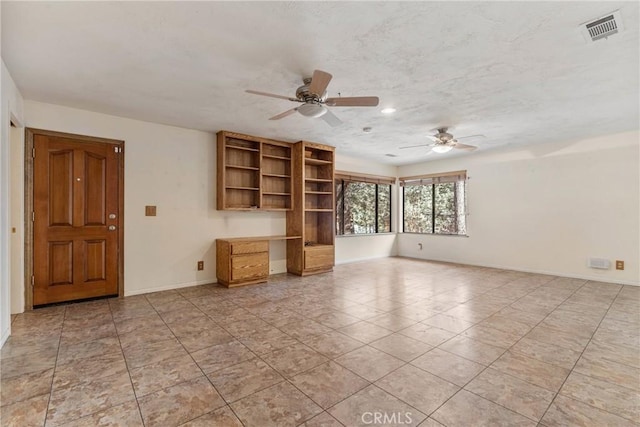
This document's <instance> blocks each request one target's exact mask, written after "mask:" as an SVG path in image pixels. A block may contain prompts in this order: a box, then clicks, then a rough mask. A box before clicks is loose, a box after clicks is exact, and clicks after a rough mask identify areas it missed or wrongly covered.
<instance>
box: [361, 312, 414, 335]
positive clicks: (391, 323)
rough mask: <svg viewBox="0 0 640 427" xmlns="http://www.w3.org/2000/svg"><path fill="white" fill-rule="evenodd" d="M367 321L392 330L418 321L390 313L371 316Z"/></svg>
mask: <svg viewBox="0 0 640 427" xmlns="http://www.w3.org/2000/svg"><path fill="white" fill-rule="evenodd" d="M367 322H370V323H373V324H374V325H378V326H382V327H383V328H386V329H389V330H392V331H394V332H396V331H399V330H400V329H404V328H407V327H409V326H411V325H414V324H416V323H418V321H417V320H413V319H409V318H407V317H402V316H397V315H394V314H392V313H385V314H381V315H379V316H376V317H372V318H371V319H368V320H367Z"/></svg>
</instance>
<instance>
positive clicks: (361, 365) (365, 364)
mask: <svg viewBox="0 0 640 427" xmlns="http://www.w3.org/2000/svg"><path fill="white" fill-rule="evenodd" d="M335 361H336V362H338V363H339V364H341V365H342V366H344V367H345V368H347V369H349V370H351V371H353V372H355V373H356V374H358V375H360V376H361V377H362V378H364V379H366V380H368V381H376V380H378V379H380V378H382V377H383V376H385V375H387V374H388V373H389V372H391V371H394V370H396V369H398V368H399V367H400V366H402V365H404V364H405V362H403V361H402V360H400V359H398V358H396V357H393V356H391V355H389V354H387V353H383V352H382V351H380V350H376V349H375V348H372V347H369V346H365V347H360V348H358V349H356V350H353V351H351V352H349V353H347V354H344V355H342V356H340V357H338V358H337V359H335Z"/></svg>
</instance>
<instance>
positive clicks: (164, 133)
mask: <svg viewBox="0 0 640 427" xmlns="http://www.w3.org/2000/svg"><path fill="white" fill-rule="evenodd" d="M25 119H26V125H27V127H33V128H39V129H47V130H53V131H59V132H69V133H76V134H82V135H91V136H98V137H104V138H113V139H121V140H124V141H125V224H124V227H125V249H124V254H125V262H124V267H125V274H124V276H125V277H124V281H125V295H133V294H139V293H146V292H151V291H157V290H164V289H170V288H176V287H181V286H188V285H194V284H201V283H212V282H215V281H216V273H215V271H216V269H215V239H216V238H219V237H241V236H261V235H269V234H274V235H275V234H285V214H284V213H280V212H277V213H273V212H228V211H217V210H216V140H215V135H214V134H212V133H207V132H200V131H195V130H189V129H183V128H177V127H172V126H164V125H159V124H155V123H148V122H142V121H137V120H130V119H126V118H121V117H114V116H109V115H105V114H98V113H93V112H89V111H83V110H77V109H72V108H66V107H61V106H56V105H50V104H43V103H38V102H32V101H26V102H25ZM231 130H237V131H241V129H231ZM145 205H156V206H157V216H156V217H146V216H144V210H145V209H144V207H145ZM271 249H272V250H271V269H272V271H273V272H275V273H278V272H284V271H286V261H285V256H286V254H285V250H284V243H283V242H272V243H271ZM199 260H203V261H204V266H205V268H204V271H197V269H196V264H197V261H199ZM14 291H16V292H17V291H19V290H18V289H15V290H14Z"/></svg>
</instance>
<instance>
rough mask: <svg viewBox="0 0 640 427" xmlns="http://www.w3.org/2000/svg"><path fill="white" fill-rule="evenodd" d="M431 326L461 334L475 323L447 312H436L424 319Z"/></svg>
mask: <svg viewBox="0 0 640 427" xmlns="http://www.w3.org/2000/svg"><path fill="white" fill-rule="evenodd" d="M422 323H425V324H427V325H430V326H434V327H436V328H440V329H444V330H446V331H449V332H453V333H456V334H459V333H461V332H463V331H465V330H466V329H469V328H470V327H472V326H473V323H471V322H467V321H464V320H462V319H458V318H457V317H453V316H447V315H446V314H436V315H435V316H432V317H429V318H427V319H425V320H423V321H422Z"/></svg>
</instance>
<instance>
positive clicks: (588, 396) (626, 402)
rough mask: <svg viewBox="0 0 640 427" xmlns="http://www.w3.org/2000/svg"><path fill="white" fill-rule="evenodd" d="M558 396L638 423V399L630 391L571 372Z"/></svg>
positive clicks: (639, 421)
mask: <svg viewBox="0 0 640 427" xmlns="http://www.w3.org/2000/svg"><path fill="white" fill-rule="evenodd" d="M560 394H561V395H563V396H566V397H570V398H572V399H575V400H579V401H581V402H584V403H587V404H589V405H591V406H593V407H596V408H598V409H602V410H603V411H607V412H611V413H613V414H616V415H618V416H620V417H622V418H626V419H628V420H631V421H633V422H635V423H640V399H638V394H637V393H635V392H633V390H631V389H628V388H625V387H621V386H619V385H616V384H612V383H610V382H606V381H601V380H598V379H595V378H591V377H588V376H586V375H582V374H579V373H577V372H572V373H571V375H569V378H567V381H566V382H565V383H564V385H563V386H562V389H561V390H560Z"/></svg>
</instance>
